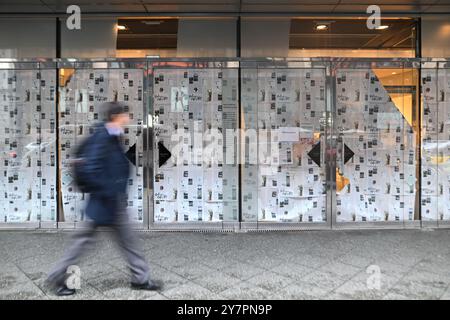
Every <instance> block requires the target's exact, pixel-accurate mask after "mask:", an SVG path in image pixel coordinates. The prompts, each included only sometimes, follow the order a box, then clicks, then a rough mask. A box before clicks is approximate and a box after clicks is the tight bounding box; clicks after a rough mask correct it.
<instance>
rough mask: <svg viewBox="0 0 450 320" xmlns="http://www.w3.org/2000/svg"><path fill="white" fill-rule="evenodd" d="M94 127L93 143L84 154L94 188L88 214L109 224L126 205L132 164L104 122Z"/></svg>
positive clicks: (99, 222)
mask: <svg viewBox="0 0 450 320" xmlns="http://www.w3.org/2000/svg"><path fill="white" fill-rule="evenodd" d="M95 130H96V131H97V132H96V133H95V135H96V136H95V138H94V139H93V140H94V141H93V144H94V147H93V148H90V147H89V148H88V149H89V151H88V152H87V154H86V155H85V156H86V171H87V173H88V175H89V177H90V178H89V181H88V183H89V184H90V185H91V186H92V190H95V191H94V192H92V193H91V194H90V198H89V202H88V204H87V207H86V215H87V216H88V217H89V218H91V219H92V220H94V222H95V223H96V224H98V225H108V224H111V223H113V222H114V221H115V218H116V216H117V213H118V212H119V210H122V209H124V208H125V206H126V204H125V193H126V190H127V182H128V177H129V173H130V164H129V162H128V159H127V158H126V156H125V154H124V151H123V149H122V147H121V145H120V141H119V137H117V136H112V135H110V134H109V133H108V131H107V130H106V127H105V124H104V123H101V124H99V125H97V126H96V128H95Z"/></svg>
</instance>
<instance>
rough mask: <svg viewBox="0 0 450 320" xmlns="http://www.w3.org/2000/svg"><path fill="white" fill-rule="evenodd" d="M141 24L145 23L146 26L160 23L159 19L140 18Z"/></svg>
mask: <svg viewBox="0 0 450 320" xmlns="http://www.w3.org/2000/svg"><path fill="white" fill-rule="evenodd" d="M141 22H142V23H143V24H146V25H148V26H153V25H159V24H161V23H162V21H161V20H142V21H141Z"/></svg>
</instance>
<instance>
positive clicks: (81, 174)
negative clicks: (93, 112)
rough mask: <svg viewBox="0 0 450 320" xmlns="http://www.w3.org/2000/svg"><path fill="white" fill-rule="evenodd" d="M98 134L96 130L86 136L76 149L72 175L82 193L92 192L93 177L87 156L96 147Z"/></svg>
mask: <svg viewBox="0 0 450 320" xmlns="http://www.w3.org/2000/svg"><path fill="white" fill-rule="evenodd" d="M97 136H98V130H96V131H95V132H94V133H93V134H92V135H91V136H89V137H87V138H85V139H84V140H83V141H82V142H81V144H80V145H79V146H78V148H77V149H76V151H75V159H74V160H73V162H72V176H73V178H74V182H75V185H76V187H77V188H78V190H79V191H80V192H82V193H91V192H92V191H93V188H92V185H91V184H90V183H89V182H90V181H91V179H92V177H91V176H90V174H89V173H88V170H87V169H86V166H87V165H88V159H87V156H88V155H89V151H90V150H91V149H92V148H95V140H96V139H97Z"/></svg>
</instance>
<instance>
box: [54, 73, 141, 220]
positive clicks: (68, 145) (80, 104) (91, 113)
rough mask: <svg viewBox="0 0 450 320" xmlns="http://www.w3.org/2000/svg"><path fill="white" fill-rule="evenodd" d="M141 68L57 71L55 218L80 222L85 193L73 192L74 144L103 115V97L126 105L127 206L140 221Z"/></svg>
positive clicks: (77, 143)
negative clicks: (59, 195)
mask: <svg viewBox="0 0 450 320" xmlns="http://www.w3.org/2000/svg"><path fill="white" fill-rule="evenodd" d="M143 77H144V70H143V69H76V68H72V69H70V68H65V69H61V70H60V107H59V124H60V128H59V130H60V159H61V164H60V165H61V174H60V176H61V191H62V207H61V211H60V221H62V222H74V221H82V220H84V219H85V218H86V217H85V214H84V213H85V211H84V210H85V206H86V203H87V200H88V195H87V194H84V193H80V192H78V191H77V189H76V187H75V185H74V182H73V176H72V171H71V159H73V157H74V152H75V150H76V148H77V146H78V145H79V144H80V143H82V141H84V139H86V138H87V137H88V136H89V135H90V134H92V132H93V125H94V124H95V123H98V122H100V121H104V120H106V116H105V112H104V110H103V109H102V108H101V105H102V104H103V103H104V102H108V101H119V102H122V103H124V104H125V105H126V109H127V110H128V112H129V114H130V119H131V121H130V124H129V125H128V126H127V127H126V128H125V133H124V136H123V138H122V144H123V149H124V151H126V153H127V156H128V157H129V159H130V166H131V173H130V178H129V181H128V207H127V209H128V211H129V213H130V216H131V220H132V221H135V222H143V215H144V205H143V203H144V202H143V201H144V186H143V161H144V154H143V143H144V140H143V134H142V132H143V120H144V113H143V112H144V98H143V92H144V78H143Z"/></svg>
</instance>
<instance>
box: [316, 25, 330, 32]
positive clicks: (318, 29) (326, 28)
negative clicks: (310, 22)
mask: <svg viewBox="0 0 450 320" xmlns="http://www.w3.org/2000/svg"><path fill="white" fill-rule="evenodd" d="M329 27H330V25H328V24H324V23H321V24H317V25H316V30H317V31H325V30H328V28H329Z"/></svg>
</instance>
